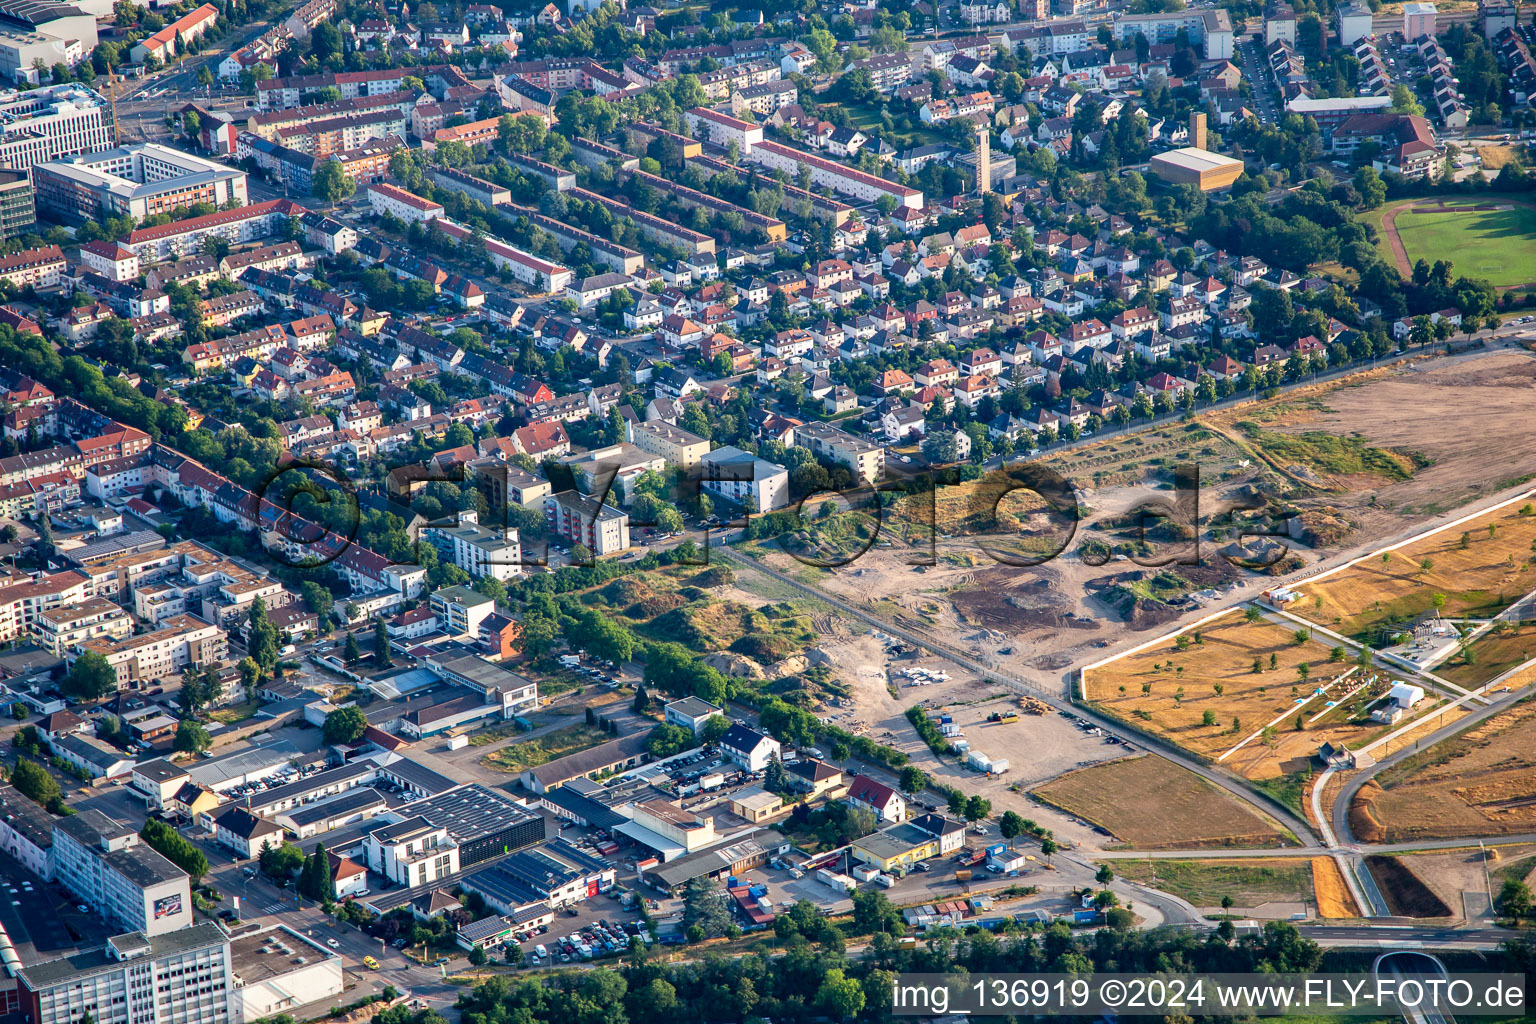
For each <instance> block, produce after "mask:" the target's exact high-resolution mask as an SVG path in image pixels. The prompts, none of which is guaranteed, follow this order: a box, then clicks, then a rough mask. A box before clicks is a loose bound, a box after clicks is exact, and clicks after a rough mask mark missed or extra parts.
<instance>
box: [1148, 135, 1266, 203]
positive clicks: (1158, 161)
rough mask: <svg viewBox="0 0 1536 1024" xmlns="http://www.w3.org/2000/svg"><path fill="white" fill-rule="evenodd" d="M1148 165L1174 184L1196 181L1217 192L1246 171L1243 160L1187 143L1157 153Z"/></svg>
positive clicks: (1205, 188)
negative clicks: (1181, 146) (1180, 147)
mask: <svg viewBox="0 0 1536 1024" xmlns="http://www.w3.org/2000/svg"><path fill="white" fill-rule="evenodd" d="M1148 169H1149V170H1151V172H1152V173H1153V174H1155V175H1157V176H1158V177H1159V178H1161V179H1163V180H1164V181H1166V182H1168V183H1169V184H1171V185H1193V186H1195V187H1196V188H1198V189H1199V190H1200V191H1202V192H1215V191H1217V190H1219V189H1224V188H1231V187H1232V183H1233V182H1235V181H1236V180H1237V179H1238V177H1239V176H1240V175H1241V174H1242V173H1243V162H1242V161H1241V160H1233V159H1232V158H1231V157H1229V156H1222V155H1221V154H1220V153H1212V152H1210V151H1209V150H1205V149H1196V148H1195V147H1193V146H1186V147H1185V148H1183V149H1173V150H1169V151H1168V152H1166V153H1159V154H1158V155H1157V156H1154V157H1153V158H1152V161H1151V163H1150V164H1149V165H1148Z"/></svg>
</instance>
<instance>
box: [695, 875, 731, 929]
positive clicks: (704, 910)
mask: <svg viewBox="0 0 1536 1024" xmlns="http://www.w3.org/2000/svg"><path fill="white" fill-rule="evenodd" d="M730 923H731V911H730V908H729V907H727V906H726V903H725V891H724V890H722V889H721V888H720V883H719V882H717V881H715V880H714V879H713V878H693V879H689V880H688V883H687V884H686V885H684V886H683V930H684V931H685V932H689V931H692V930H693V929H694V928H695V927H697V928H698V929H699V932H700V934H701V935H702V937H703V938H706V939H714V938H719V937H720V936H722V935H724V934H725V930H726V928H727V927H728V926H729V925H730Z"/></svg>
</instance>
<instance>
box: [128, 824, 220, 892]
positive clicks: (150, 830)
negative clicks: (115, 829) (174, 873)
mask: <svg viewBox="0 0 1536 1024" xmlns="http://www.w3.org/2000/svg"><path fill="white" fill-rule="evenodd" d="M139 838H140V839H142V840H144V842H145V843H147V844H149V845H150V846H151V847H153V848H154V849H155V850H156V851H158V852H159V853H161V854H163V855H164V856H165V859H166V860H168V861H170V862H171V863H172V864H175V865H176V866H177V867H179V868H181V870H183V871H185V872H186V873H187V874H188V875H191V876H192V882H193V884H194V885H195V884H196V883H198V882H199V881H201V880H202V877H203V876H204V875H206V874H207V873H208V858H207V857H206V856H205V855H204V854H203V851H202V850H199V849H198V848H197V847H196V846H194V845H193V844H192V843H191V842H190V841H189V840H187V839H186V838H185V837H183V836H182V834H181V833H180V832H177V831H176V830H175V829H174V828H172V827H171V826H169V825H167V824H166V823H165V822H163V821H157V820H156V819H154V818H151V819H149V820H148V821H146V822H145V823H144V827H143V828H142V829H140V830H139Z"/></svg>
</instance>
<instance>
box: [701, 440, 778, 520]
mask: <svg viewBox="0 0 1536 1024" xmlns="http://www.w3.org/2000/svg"><path fill="white" fill-rule="evenodd" d="M701 466H702V471H703V472H702V476H701V477H700V481H699V486H700V487H702V488H703V489H704V490H705V491H708V492H709V493H711V494H718V495H720V496H721V497H722V498H727V499H729V500H731V501H733V502H735V503H736V504H738V505H741V506H746V505H747V503H748V501H749V500H750V501H751V504H752V507H753V508H754V509H755V510H756V511H758V512H772V511H773V510H774V509H780V508H784V507H785V506H787V505H788V504H789V471H788V470H787V469H785V468H784V467H783V466H780V465H777V464H775V463H772V462H769V461H768V460H766V459H760V458H758V457H757V456H755V455H753V454H751V453H749V452H744V451H742V450H741V449H740V448H732V447H725V448H716V449H715V450H714V451H712V452H710V453H709V454H708V455H706V456H704V458H703V460H702V463H701Z"/></svg>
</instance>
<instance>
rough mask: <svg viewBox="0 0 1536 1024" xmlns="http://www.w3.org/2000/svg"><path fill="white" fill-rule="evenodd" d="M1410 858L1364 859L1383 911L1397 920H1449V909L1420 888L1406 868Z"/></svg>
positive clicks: (1425, 888)
mask: <svg viewBox="0 0 1536 1024" xmlns="http://www.w3.org/2000/svg"><path fill="white" fill-rule="evenodd" d="M1411 860H1412V858H1407V857H1380V856H1373V857H1367V858H1365V867H1366V870H1367V871H1369V872H1370V873H1371V877H1372V878H1374V879H1375V880H1376V886H1377V888H1379V889H1380V890H1381V895H1382V897H1383V898H1384V899H1385V900H1386V901H1387V909H1388V910H1389V911H1391V912H1392V914H1393V915H1395V916H1397V917H1451V916H1453V915H1452V911H1451V908H1450V907H1449V906H1448V905H1447V904H1446V902H1445V901H1444V900H1442V899H1441V898H1440V897H1439V896H1438V895H1436V894H1435V891H1434V890H1433V889H1431V888H1430V887H1429V886H1427V885H1425V884H1424V880H1423V879H1421V878H1420V877H1419V876H1418V874H1416V873H1415V872H1414V870H1413V867H1412V866H1411V865H1410V861H1411Z"/></svg>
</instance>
